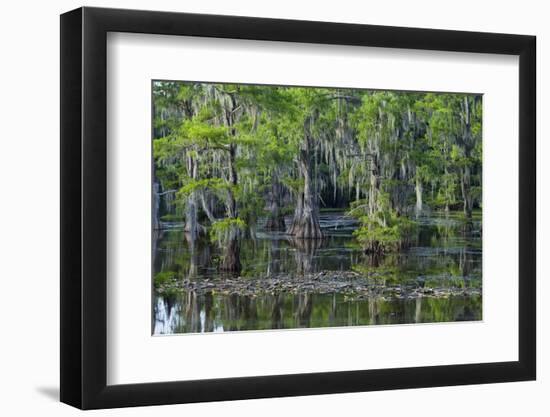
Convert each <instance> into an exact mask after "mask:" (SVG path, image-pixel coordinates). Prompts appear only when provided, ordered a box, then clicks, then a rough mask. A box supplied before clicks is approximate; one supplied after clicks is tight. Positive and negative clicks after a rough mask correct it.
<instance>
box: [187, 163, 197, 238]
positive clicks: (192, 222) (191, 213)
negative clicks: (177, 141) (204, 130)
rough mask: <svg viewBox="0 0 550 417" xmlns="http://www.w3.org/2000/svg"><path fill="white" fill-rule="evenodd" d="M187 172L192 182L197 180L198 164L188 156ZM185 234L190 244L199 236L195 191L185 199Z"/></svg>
mask: <svg viewBox="0 0 550 417" xmlns="http://www.w3.org/2000/svg"><path fill="white" fill-rule="evenodd" d="M187 172H188V173H189V175H190V176H191V178H193V179H194V180H196V179H197V178H198V174H199V168H198V163H197V161H196V160H195V159H194V158H192V157H190V156H188V157H187ZM185 233H186V234H187V236H186V237H187V240H188V241H190V242H195V241H196V240H197V238H198V236H199V227H198V220H197V193H196V191H192V192H191V193H190V194H189V196H188V197H187V204H186V213H185Z"/></svg>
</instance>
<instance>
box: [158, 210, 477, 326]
mask: <svg viewBox="0 0 550 417" xmlns="http://www.w3.org/2000/svg"><path fill="white" fill-rule="evenodd" d="M321 223H322V228H323V231H324V233H325V234H326V235H327V238H326V239H323V240H322V241H315V240H308V241H303V240H302V241H293V240H292V239H289V237H288V236H286V235H284V234H282V233H273V232H266V231H264V230H263V229H262V225H261V224H260V225H259V227H258V232H257V233H256V238H255V239H244V240H243V241H242V243H241V263H242V267H243V269H242V271H241V273H240V275H239V278H237V279H238V280H239V282H241V283H243V285H240V286H239V287H238V288H234V289H232V290H229V291H227V290H225V291H221V290H220V288H221V287H222V286H223V284H224V281H227V280H235V279H236V278H235V277H234V276H230V275H224V274H220V273H219V272H218V271H217V269H216V265H217V263H218V260H219V257H220V256H221V252H220V250H219V248H218V247H217V245H216V244H212V243H209V242H206V241H201V242H198V243H196V244H195V245H194V247H192V246H191V245H189V244H188V243H187V241H186V239H185V234H184V233H183V231H182V229H181V225H177V224H173V225H170V226H171V227H170V228H168V229H165V230H162V231H160V232H158V233H156V235H155V236H154V242H153V251H154V268H153V269H154V274H155V275H158V274H159V273H160V274H165V275H170V276H171V277H173V278H172V279H173V280H175V281H176V283H177V282H178V281H181V282H184V281H185V282H186V283H188V282H196V281H197V282H199V283H200V284H201V285H202V286H203V288H204V287H206V290H204V289H203V290H201V291H195V290H189V289H186V288H185V287H184V288H177V289H174V290H172V291H166V290H164V291H162V290H159V289H155V290H154V296H153V312H152V314H153V323H154V328H153V333H154V334H173V333H197V332H226V331H238V330H266V329H289V328H311V327H338V326H356V325H376V324H404V323H430V322H449V321H473V320H481V317H482V314H481V312H482V302H481V265H482V251H481V218H480V217H475V218H474V221H473V223H466V222H465V221H464V220H462V219H461V217H460V216H459V215H452V214H451V215H444V214H434V215H432V216H430V217H427V218H423V219H421V220H420V225H419V230H418V238H417V241H416V243H415V245H414V246H413V247H411V248H410V249H408V250H406V251H402V252H400V253H398V254H393V255H389V256H386V257H384V258H382V259H372V258H371V257H369V256H367V255H365V254H363V253H362V251H361V250H360V248H359V247H358V246H357V244H356V242H355V240H354V238H353V236H352V232H353V230H354V228H355V224H354V222H353V220H352V219H349V218H347V217H345V216H344V215H343V214H342V213H325V214H322V215H321ZM349 271H354V272H355V273H357V274H358V275H360V276H369V277H375V281H376V282H377V285H378V286H387V287H392V288H399V289H400V288H401V287H402V288H403V291H400V292H399V293H397V294H396V295H395V296H388V295H387V294H384V295H380V296H368V297H350V295H349V294H347V293H342V292H341V291H339V290H338V289H336V288H335V290H334V291H332V292H326V291H324V292H323V293H318V292H316V291H312V290H311V286H309V287H308V285H309V284H308V282H307V280H308V278H305V277H309V278H311V277H314V276H316V274H317V275H319V274H320V275H322V276H324V277H326V276H331V275H333V276H335V277H340V279H341V277H342V274H343V273H346V272H347V273H349ZM273 276H277V277H283V279H284V280H287V281H290V282H293V283H295V286H294V287H293V288H292V290H291V291H288V290H284V291H277V290H274V291H267V292H265V291H264V292H261V293H253V292H252V293H251V291H250V290H247V288H246V284H245V283H246V282H247V281H246V280H251V281H250V282H253V281H257V280H260V279H266V280H267V279H270V278H271V277H273ZM251 285H252V284H251ZM292 285H294V284H292ZM418 288H422V289H424V288H434V289H437V290H441V291H442V293H443V294H445V290H446V289H449V291H448V293H447V295H446V296H442V297H433V296H423V297H412V296H408V293H410V291H411V290H412V289H418ZM464 289H465V290H466V293H465V294H463V293H462V292H461V291H462V290H464ZM451 290H452V291H451ZM457 290H458V291H457ZM469 290H472V291H469ZM449 293H450V294H451V295H448V294H449Z"/></svg>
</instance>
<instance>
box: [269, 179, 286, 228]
mask: <svg viewBox="0 0 550 417" xmlns="http://www.w3.org/2000/svg"><path fill="white" fill-rule="evenodd" d="M281 188H282V187H281V184H280V183H279V181H278V180H277V179H273V181H272V183H271V191H270V193H269V217H268V218H267V222H266V225H265V228H266V229H267V230H285V228H286V225H285V217H284V215H283V213H282V212H281V193H282V190H281Z"/></svg>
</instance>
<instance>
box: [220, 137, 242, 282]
mask: <svg viewBox="0 0 550 417" xmlns="http://www.w3.org/2000/svg"><path fill="white" fill-rule="evenodd" d="M235 157H236V146H235V145H234V144H231V145H230V147H229V182H230V184H231V185H232V186H233V187H235V186H236V185H237V171H236V168H235ZM227 217H229V218H230V219H237V217H238V213H237V201H236V199H235V195H234V194H233V190H232V189H231V188H230V189H229V190H228V191H227ZM240 254H241V251H240V244H239V230H238V229H237V227H236V226H234V225H232V226H231V227H230V230H229V232H228V239H227V242H226V243H225V248H224V255H223V260H222V263H221V265H220V269H221V270H223V271H231V272H235V273H238V272H240V271H241V268H242V266H241V258H240Z"/></svg>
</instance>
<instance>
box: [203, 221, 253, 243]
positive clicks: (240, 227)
mask: <svg viewBox="0 0 550 417" xmlns="http://www.w3.org/2000/svg"><path fill="white" fill-rule="evenodd" d="M244 230H246V223H245V222H244V221H243V220H242V219H240V218H236V219H231V218H227V219H223V220H218V221H217V222H215V223H213V224H212V227H211V228H210V232H209V233H210V239H211V240H212V241H213V242H216V241H218V242H221V241H223V240H225V239H227V237H228V235H229V234H230V233H236V232H238V231H244Z"/></svg>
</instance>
